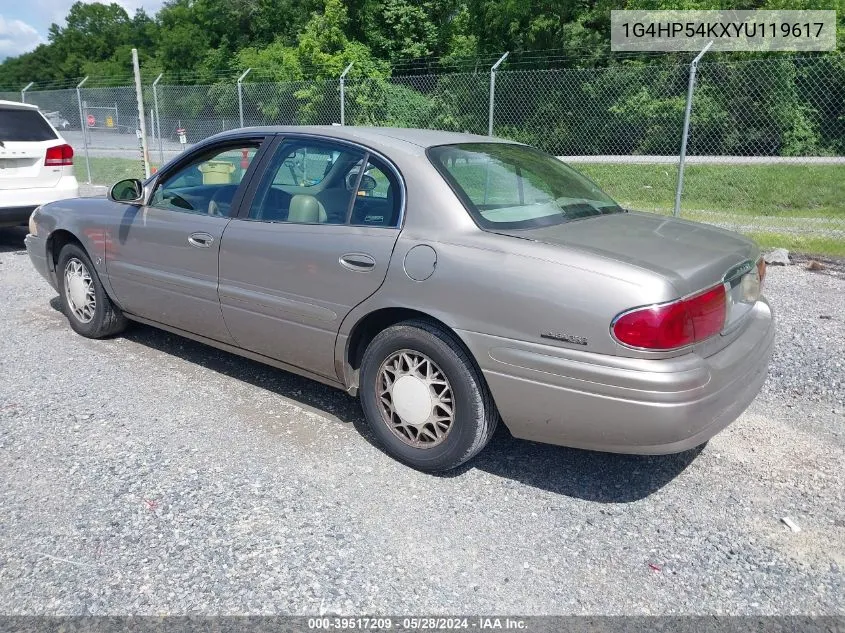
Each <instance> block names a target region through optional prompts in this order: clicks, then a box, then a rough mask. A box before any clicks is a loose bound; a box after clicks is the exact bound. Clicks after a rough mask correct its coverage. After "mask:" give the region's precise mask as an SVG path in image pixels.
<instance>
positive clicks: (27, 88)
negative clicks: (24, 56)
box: [21, 81, 35, 103]
mask: <svg viewBox="0 0 845 633" xmlns="http://www.w3.org/2000/svg"><path fill="white" fill-rule="evenodd" d="M34 83H35V82H34V81H30V82H29V83H28V84H26V86H25V87H24V88H23V90H21V103H26V91H27V90H29V89H30V88H32V84H34Z"/></svg>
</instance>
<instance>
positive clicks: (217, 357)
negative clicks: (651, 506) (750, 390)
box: [50, 298, 701, 503]
mask: <svg viewBox="0 0 845 633" xmlns="http://www.w3.org/2000/svg"><path fill="white" fill-rule="evenodd" d="M50 303H51V305H52V306H53V308H54V309H56V310H58V311H61V305H60V303H59V301H58V298H55V299H54V300H53V301H51V302H50ZM122 336H123V338H125V339H126V340H129V341H132V342H133V343H138V344H139V345H143V346H145V347H148V348H151V349H154V350H156V351H159V352H163V353H166V354H170V355H172V356H175V357H177V358H180V359H182V360H185V361H187V362H190V363H194V364H197V365H200V366H202V367H204V368H205V369H210V370H212V371H216V372H218V373H220V374H223V375H224V376H228V377H230V378H234V379H236V380H240V381H242V382H245V383H247V384H250V385H253V386H255V387H259V388H261V389H265V390H268V391H270V392H273V393H275V394H278V395H279V396H281V397H283V398H286V399H288V400H291V401H294V402H296V403H297V404H298V405H300V406H302V407H303V408H307V409H312V410H313V411H315V412H317V413H319V414H320V415H322V416H324V417H328V418H330V419H333V420H335V421H337V422H338V423H342V424H352V425H353V426H354V427H355V429H356V430H357V431H358V433H359V434H360V435H361V436H362V437H363V438H364V439H365V440H366V441H367V442H369V443H370V444H372V445H373V446H375V447H376V448H378V449H379V450H381V447H380V446H379V445H378V444H377V443H376V442H375V440H374V438H373V436H372V434H371V432H370V430H369V428H368V427H367V424H366V422H365V421H364V417H363V413H362V411H361V407H360V405H359V404H358V400H357V399H356V398H352V397H350V396H348V395H347V394H345V393H343V392H342V391H339V390H337V389H333V388H331V387H327V386H325V385H322V384H320V383H318V382H316V381H313V380H309V379H307V378H303V377H300V376H297V375H296V374H292V373H289V372H286V371H283V370H280V369H276V368H274V367H270V366H269V365H264V364H262V363H259V362H256V361H252V360H249V359H247V358H243V357H241V356H237V355H235V354H230V353H228V352H224V351H220V350H217V349H215V348H213V347H210V346H208V345H203V344H202V343H197V342H195V341H192V340H190V339H186V338H183V337H181V336H177V335H175V334H170V333H169V332H165V331H163V330H159V329H156V328H153V327H150V326H146V325H140V324H137V323H136V324H132V326H131V327H130V328H129V329H128V330H127V331H126V332H125V333H124V334H123V335H122ZM341 441H342V440H341ZM700 452H701V448H700V447H699V448H697V449H693V450H691V451H686V452H684V453H679V454H677V455H664V456H637V455H612V454H609V453H598V452H594V451H584V450H578V449H572V448H564V447H560V446H551V445H548V444H538V443H536V442H527V441H524V440H517V439H515V438H514V437H513V436H511V434H510V432H509V431H508V430H507V428H506V427H505V426H504V424H500V425H499V427H498V429H497V431H496V433H495V434H494V436H493V439H492V440H491V441H490V444H489V445H488V446H487V447H486V448H485V449H484V450H483V451H482V452H481V453H480V454H479V455H478V456H477V457H475V459H473V460H471V461H470V462H469V463H468V464H465V465H463V466H461V467H460V468H457V469H455V470H453V471H450V472H448V473H444V474H440V475H434V477H436V478H443V479H448V478H453V477H460V476H462V475H463V474H465V473H466V472H468V471H470V470H472V469H478V470H480V471H484V472H487V473H490V474H493V475H496V476H498V477H504V478H507V479H513V480H515V481H519V482H520V483H522V484H525V485H528V486H532V487H535V488H539V489H541V490H546V491H548V492H552V493H555V494H559V495H565V496H567V497H573V498H577V499H584V500H587V501H596V502H599V503H628V502H632V501H637V500H639V499H642V498H644V497H647V496H649V495H650V494H652V493H654V492H655V491H657V490H659V489H660V488H662V487H663V486H665V485H666V484H667V483H669V482H670V481H672V479H674V478H675V477H677V476H678V475H679V474H680V473H681V472H683V470H684V469H685V468H686V467H687V466H689V465H690V464H691V463H692V462H693V460H695V458H696V457H697V456H698V455H699V453H700Z"/></svg>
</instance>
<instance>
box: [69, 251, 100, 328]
mask: <svg viewBox="0 0 845 633" xmlns="http://www.w3.org/2000/svg"><path fill="white" fill-rule="evenodd" d="M65 295H66V296H67V302H68V305H69V306H70V311H71V313H72V314H73V316H74V317H75V318H76V319H77V320H78V321H80V322H81V323H89V322H90V321H91V319H93V318H94V313H95V311H96V309H97V298H96V295H95V293H94V282H93V280H92V279H91V273H89V272H88V269H87V268H86V267H85V264H83V263H82V262H81V261H79V260H78V259H76V258H75V257H72V258H71V259H69V260H68V262H67V264H66V265H65Z"/></svg>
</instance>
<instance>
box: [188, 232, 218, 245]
mask: <svg viewBox="0 0 845 633" xmlns="http://www.w3.org/2000/svg"><path fill="white" fill-rule="evenodd" d="M212 242H214V236H213V235H209V234H208V233H191V235H190V236H189V237H188V244H190V245H191V246H196V247H197V248H208V247H209V246H211V243H212Z"/></svg>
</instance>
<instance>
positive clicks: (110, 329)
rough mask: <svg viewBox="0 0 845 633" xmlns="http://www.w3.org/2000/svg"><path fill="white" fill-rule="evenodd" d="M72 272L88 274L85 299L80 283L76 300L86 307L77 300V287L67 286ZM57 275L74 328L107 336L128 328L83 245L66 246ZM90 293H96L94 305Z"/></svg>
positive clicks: (61, 253) (93, 336)
mask: <svg viewBox="0 0 845 633" xmlns="http://www.w3.org/2000/svg"><path fill="white" fill-rule="evenodd" d="M69 273H70V274H71V276H72V277H75V276H81V277H82V279H84V278H85V277H86V275H87V277H88V280H87V281H83V282H82V284H83V287H84V289H85V297H84V302H83V301H80V296H81V295H80V294H79V292H80V290H79V287H76V288H75V289H76V290H77V293H76V295H75V296H76V301H77V302H79V303H80V304H81V306H82V307H80V306H77V305H76V303H74V290H75V289H74V288H68V287H67V286H68V279H67V275H68V274H69ZM56 278H57V280H58V286H59V294H60V295H61V297H62V310H63V311H64V313H65V316H66V317H67V320H68V322H69V323H70V327H71V328H72V329H73V331H74V332H76V333H77V334H81V335H82V336H85V337H87V338H103V337H105V336H112V335H114V334H117V333H119V332H122V331H123V330H124V329H126V324H127V320H126V317H124V316H123V313H122V312H121V311H120V309H118V307H117V306H115V305H114V304H113V303H112V301H111V299H109V297H108V295H107V294H106V291H105V289H104V288H103V284H102V283H101V282H100V278H99V276H97V271H96V269H95V268H94V266H93V265H92V264H91V259H90V258H89V257H88V255H87V254H86V253H85V251H84V250H83V249H82V248H81V247H80V246H78V245H76V244H67V245H65V247H64V248H62V250H61V252H60V253H59V261H58V264H57V266H56ZM71 283H74V282H71ZM89 297H93V300H94V301H93V305H92V304H91V303H89V302H88V298H89Z"/></svg>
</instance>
